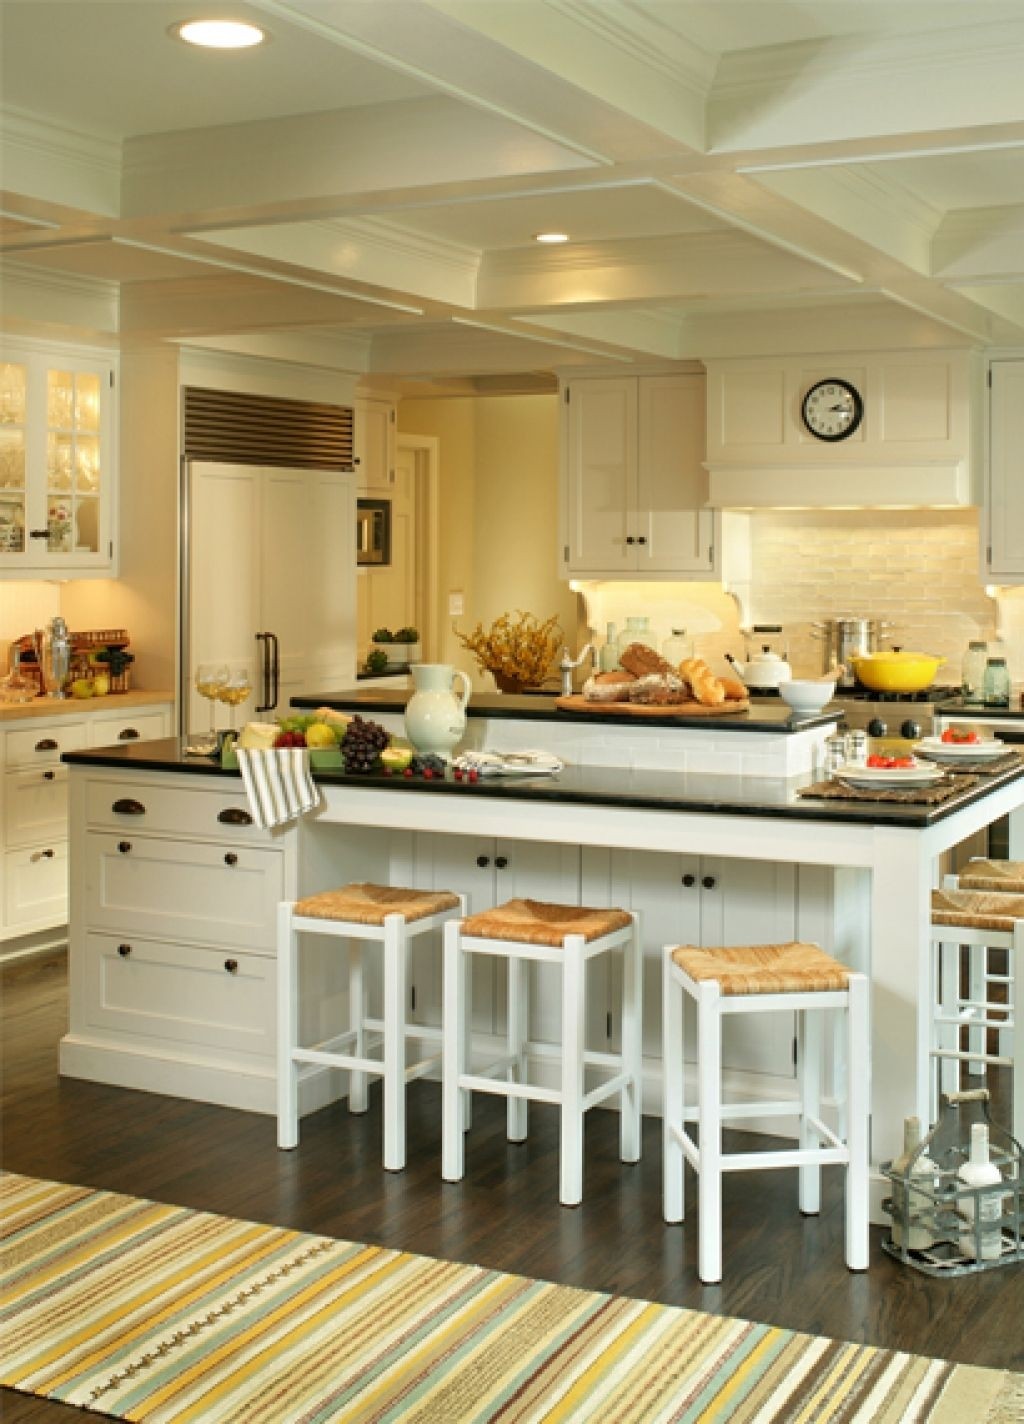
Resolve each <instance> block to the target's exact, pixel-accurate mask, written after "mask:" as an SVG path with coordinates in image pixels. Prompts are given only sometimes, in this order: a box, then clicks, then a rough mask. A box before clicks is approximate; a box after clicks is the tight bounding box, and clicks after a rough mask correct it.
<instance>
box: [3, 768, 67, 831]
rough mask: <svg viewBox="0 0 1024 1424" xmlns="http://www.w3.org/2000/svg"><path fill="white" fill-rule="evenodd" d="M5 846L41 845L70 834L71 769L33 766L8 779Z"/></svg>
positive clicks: (5, 794) (5, 787)
mask: <svg viewBox="0 0 1024 1424" xmlns="http://www.w3.org/2000/svg"><path fill="white" fill-rule="evenodd" d="M3 785H4V843H5V845H6V846H8V847H9V848H10V849H13V848H14V847H15V846H27V845H39V844H40V842H42V841H46V840H58V841H64V840H66V839H67V834H68V769H67V767H66V766H48V767H31V768H29V769H27V770H22V771H8V772H7V773H6V774H5V776H4V781H3Z"/></svg>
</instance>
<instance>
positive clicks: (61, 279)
mask: <svg viewBox="0 0 1024 1424" xmlns="http://www.w3.org/2000/svg"><path fill="white" fill-rule="evenodd" d="M8 283H10V284H12V285H13V284H14V283H17V285H18V286H19V287H23V288H25V289H26V290H35V291H40V292H63V293H65V294H67V295H68V296H76V297H107V298H113V299H114V300H115V301H116V300H117V298H118V296H119V294H120V290H121V285H120V283H119V282H112V281H110V280H109V279H108V278H106V277H86V276H82V275H80V274H78V273H74V272H53V271H50V270H49V269H47V270H45V271H44V270H42V269H40V268H39V267H34V266H32V264H31V263H22V262H16V261H13V260H12V259H11V258H9V257H3V256H0V285H3V286H5V285H7V284H8Z"/></svg>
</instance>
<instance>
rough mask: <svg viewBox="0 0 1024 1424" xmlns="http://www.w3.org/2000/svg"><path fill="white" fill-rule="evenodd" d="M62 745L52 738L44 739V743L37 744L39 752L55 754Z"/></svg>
mask: <svg viewBox="0 0 1024 1424" xmlns="http://www.w3.org/2000/svg"><path fill="white" fill-rule="evenodd" d="M59 745H60V743H59V742H55V741H54V739H53V738H52V737H43V739H42V741H39V742H36V751H37V752H55V751H56V750H57V748H58V746H59Z"/></svg>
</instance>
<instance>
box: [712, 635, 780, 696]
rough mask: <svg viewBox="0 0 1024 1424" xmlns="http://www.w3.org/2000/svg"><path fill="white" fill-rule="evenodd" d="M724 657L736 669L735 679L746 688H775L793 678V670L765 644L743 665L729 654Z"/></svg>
mask: <svg viewBox="0 0 1024 1424" xmlns="http://www.w3.org/2000/svg"><path fill="white" fill-rule="evenodd" d="M726 656H727V657H728V658H729V661H730V662H731V663H732V665H733V667H734V668H735V669H736V675H737V677H739V678H741V679H742V681H743V682H744V683H746V685H747V687H752V688H759V689H762V690H763V689H765V688H769V689H770V688H776V687H778V686H779V685H780V684H781V683H783V682H788V681H789V680H790V678H791V677H792V676H793V669H792V668H791V667H790V665H789V663H787V662H786V660H785V658H782V657H780V656H779V654H778V653H773V652H772V650H771V648H770V647H769V646H768V644H767V643H766V644H765V645H764V647H763V648H762V649H761V651H760V652H759V653H755V654H754V655H753V657H752V658H750V659H748V661H747V662H745V663H740V662H737V661H736V659H735V658H734V657H732V656H730V655H729V654H726Z"/></svg>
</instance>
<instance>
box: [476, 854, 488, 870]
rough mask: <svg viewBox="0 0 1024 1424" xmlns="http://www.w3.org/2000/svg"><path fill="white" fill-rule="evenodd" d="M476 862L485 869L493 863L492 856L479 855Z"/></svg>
mask: <svg viewBox="0 0 1024 1424" xmlns="http://www.w3.org/2000/svg"><path fill="white" fill-rule="evenodd" d="M476 863H477V865H479V867H480V869H481V870H485V869H486V868H487V866H488V865H490V863H491V857H490V856H489V855H478V856H477V858H476Z"/></svg>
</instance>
